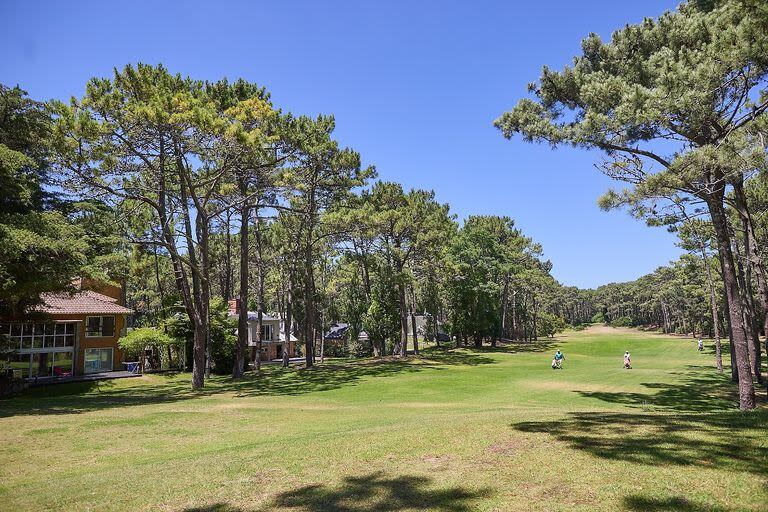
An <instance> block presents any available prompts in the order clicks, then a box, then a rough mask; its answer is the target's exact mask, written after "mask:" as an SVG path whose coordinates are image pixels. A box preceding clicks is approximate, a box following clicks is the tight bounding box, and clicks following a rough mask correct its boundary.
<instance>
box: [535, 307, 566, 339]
mask: <svg viewBox="0 0 768 512" xmlns="http://www.w3.org/2000/svg"><path fill="white" fill-rule="evenodd" d="M566 327H568V324H566V323H565V320H564V319H562V318H560V317H559V316H555V315H553V314H552V313H548V312H546V311H542V312H541V313H539V315H538V318H537V321H536V330H537V331H538V334H539V335H541V336H548V337H550V338H552V337H553V336H554V335H555V334H557V333H560V332H563V331H564V330H565V329H566Z"/></svg>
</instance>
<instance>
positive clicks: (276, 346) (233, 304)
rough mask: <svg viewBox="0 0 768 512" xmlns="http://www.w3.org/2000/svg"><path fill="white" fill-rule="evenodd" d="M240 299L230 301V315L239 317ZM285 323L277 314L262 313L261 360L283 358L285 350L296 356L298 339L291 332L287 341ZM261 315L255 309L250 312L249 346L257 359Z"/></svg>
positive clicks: (291, 355) (289, 354)
mask: <svg viewBox="0 0 768 512" xmlns="http://www.w3.org/2000/svg"><path fill="white" fill-rule="evenodd" d="M239 302H240V301H239V300H237V299H233V300H230V301H229V315H230V317H233V318H237V316H238V314H239ZM284 326H285V323H284V322H283V321H282V319H280V318H279V317H277V316H272V315H268V314H266V313H262V314H261V360H262V361H272V360H274V359H282V357H283V350H284V349H285V350H287V351H288V357H296V355H297V354H296V345H297V344H298V341H299V340H298V339H297V338H296V337H295V336H294V335H293V334H291V335H290V340H289V341H288V343H286V341H285V332H284ZM258 329H259V315H258V313H255V312H253V311H249V312H248V346H249V347H250V349H251V360H252V361H253V360H256V351H257V350H258V336H257V333H258Z"/></svg>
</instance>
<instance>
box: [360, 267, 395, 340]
mask: <svg viewBox="0 0 768 512" xmlns="http://www.w3.org/2000/svg"><path fill="white" fill-rule="evenodd" d="M377 275H378V279H377V280H376V281H375V284H374V285H373V290H372V293H371V304H370V306H369V307H368V311H366V313H365V317H364V318H363V327H364V329H365V332H367V333H368V336H369V338H370V341H371V343H372V345H373V348H372V349H373V350H377V351H378V352H379V355H384V354H386V353H389V352H390V351H391V347H392V346H394V344H395V342H396V340H399V337H400V316H399V309H398V300H397V289H396V285H395V282H394V279H393V276H392V275H391V274H389V273H387V272H386V271H383V272H379V273H378V274H377ZM387 342H389V344H387ZM358 351H359V352H362V353H365V350H363V349H362V348H361V349H358Z"/></svg>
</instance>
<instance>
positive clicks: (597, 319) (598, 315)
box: [590, 311, 605, 324]
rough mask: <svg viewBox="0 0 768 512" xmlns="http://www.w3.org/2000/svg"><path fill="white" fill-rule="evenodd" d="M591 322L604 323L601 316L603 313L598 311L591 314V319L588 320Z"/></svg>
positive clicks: (603, 317) (603, 318)
mask: <svg viewBox="0 0 768 512" xmlns="http://www.w3.org/2000/svg"><path fill="white" fill-rule="evenodd" d="M590 321H591V322H592V323H593V324H604V323H605V316H603V313H602V312H600V311H598V312H597V313H595V314H594V315H593V316H592V319H591V320H590Z"/></svg>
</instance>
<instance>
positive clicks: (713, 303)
mask: <svg viewBox="0 0 768 512" xmlns="http://www.w3.org/2000/svg"><path fill="white" fill-rule="evenodd" d="M699 250H700V251H701V257H702V259H703V261H704V268H705V269H706V270H707V284H708V285H709V305H710V308H711V310H712V330H713V331H714V333H713V336H714V338H715V364H716V365H717V372H718V373H723V347H722V344H721V343H720V325H719V319H718V315H717V295H716V293H715V281H714V279H713V278H712V269H711V268H710V266H709V259H708V258H707V249H706V247H705V246H704V241H703V240H701V239H700V240H699Z"/></svg>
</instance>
